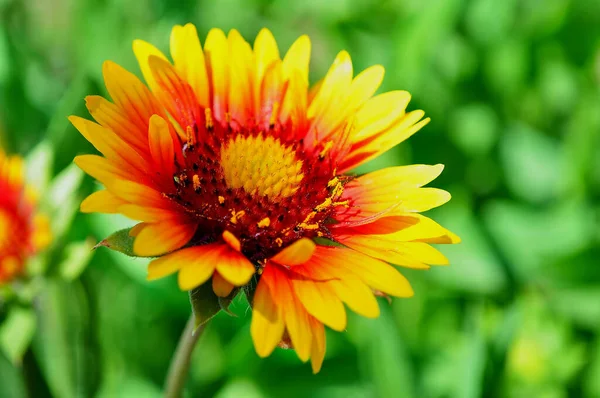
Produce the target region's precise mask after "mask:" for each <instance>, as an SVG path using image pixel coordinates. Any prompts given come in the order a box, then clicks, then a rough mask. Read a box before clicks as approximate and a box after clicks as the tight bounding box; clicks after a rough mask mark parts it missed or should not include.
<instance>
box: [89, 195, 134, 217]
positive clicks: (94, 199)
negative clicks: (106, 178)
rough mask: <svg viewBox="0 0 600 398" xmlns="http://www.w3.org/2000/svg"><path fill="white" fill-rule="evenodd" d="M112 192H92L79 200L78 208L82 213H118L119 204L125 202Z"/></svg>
mask: <svg viewBox="0 0 600 398" xmlns="http://www.w3.org/2000/svg"><path fill="white" fill-rule="evenodd" d="M125 203H127V202H125V201H124V200H122V199H119V198H118V197H116V196H115V195H113V194H112V193H110V192H109V191H106V190H102V191H98V192H94V193H93V194H91V195H90V196H88V197H87V198H85V199H84V200H83V202H81V207H80V210H81V212H82V213H107V214H111V213H118V208H119V206H121V205H123V204H125Z"/></svg>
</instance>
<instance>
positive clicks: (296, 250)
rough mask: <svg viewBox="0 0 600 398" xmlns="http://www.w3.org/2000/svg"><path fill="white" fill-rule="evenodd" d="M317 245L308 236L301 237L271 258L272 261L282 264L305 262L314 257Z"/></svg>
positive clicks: (289, 264)
mask: <svg viewBox="0 0 600 398" xmlns="http://www.w3.org/2000/svg"><path fill="white" fill-rule="evenodd" d="M316 247H317V245H316V244H315V242H313V241H312V240H310V239H308V238H301V239H299V240H297V241H295V242H294V243H292V244H291V245H289V246H288V247H286V248H285V249H283V250H282V251H280V252H279V253H277V254H276V255H275V257H273V258H271V261H274V262H276V263H277V264H281V265H287V266H292V265H299V264H304V263H305V262H307V261H308V260H310V258H311V257H312V255H313V253H314V252H315V248H316Z"/></svg>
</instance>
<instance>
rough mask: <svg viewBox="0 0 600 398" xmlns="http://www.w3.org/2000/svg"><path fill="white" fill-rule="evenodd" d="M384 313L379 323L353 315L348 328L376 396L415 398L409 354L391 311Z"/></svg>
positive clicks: (385, 309)
mask: <svg viewBox="0 0 600 398" xmlns="http://www.w3.org/2000/svg"><path fill="white" fill-rule="evenodd" d="M381 312H382V313H381V316H380V317H379V318H378V319H365V318H362V317H358V316H354V315H353V316H352V319H353V322H352V323H351V324H350V326H349V327H348V333H350V334H352V336H353V338H354V339H355V340H356V342H357V346H358V347H359V354H360V358H359V360H360V364H361V368H362V371H363V373H364V375H365V376H366V377H368V378H369V379H371V380H372V381H373V383H374V387H375V391H376V392H377V393H376V396H379V397H398V398H409V397H413V396H415V394H414V393H415V391H414V383H413V382H412V380H414V372H413V368H412V364H411V362H410V360H409V356H408V351H407V349H406V347H405V345H404V342H403V341H402V338H401V337H400V335H399V334H398V333H397V332H396V331H395V326H394V323H393V320H392V317H391V316H390V310H389V309H387V308H385V306H382V311H381ZM375 336H376V337H375Z"/></svg>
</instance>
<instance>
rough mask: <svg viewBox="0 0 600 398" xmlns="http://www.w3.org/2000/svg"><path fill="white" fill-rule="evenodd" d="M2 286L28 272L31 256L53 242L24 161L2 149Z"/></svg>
mask: <svg viewBox="0 0 600 398" xmlns="http://www.w3.org/2000/svg"><path fill="white" fill-rule="evenodd" d="M0 193H1V195H0V285H1V284H5V283H8V282H10V281H12V280H13V279H14V278H16V277H18V276H20V275H22V274H23V272H24V265H25V261H26V260H27V258H28V257H29V256H31V255H33V254H35V253H36V252H38V251H39V250H41V249H43V248H45V247H46V246H47V245H48V244H49V243H50V226H49V222H48V218H47V217H46V216H44V215H41V214H37V213H36V200H35V195H34V193H33V191H32V190H31V189H29V187H26V186H25V184H24V181H23V160H22V159H21V158H19V157H17V156H12V157H9V156H7V155H5V154H4V152H2V150H0Z"/></svg>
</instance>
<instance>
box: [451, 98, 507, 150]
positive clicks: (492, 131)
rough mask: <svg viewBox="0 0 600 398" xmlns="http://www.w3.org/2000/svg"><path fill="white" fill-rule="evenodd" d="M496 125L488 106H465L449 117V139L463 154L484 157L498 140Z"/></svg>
mask: <svg viewBox="0 0 600 398" xmlns="http://www.w3.org/2000/svg"><path fill="white" fill-rule="evenodd" d="M498 124H499V121H498V116H497V115H496V112H495V111H494V109H492V108H491V107H490V106H489V105H486V104H470V105H466V106H463V107H462V108H459V109H457V110H456V111H455V112H454V113H452V115H451V118H450V138H452V140H453V141H454V143H455V144H456V146H458V147H459V148H460V149H462V150H463V151H464V152H465V154H467V155H469V156H475V155H479V156H485V155H486V154H488V153H489V152H490V150H491V149H492V147H493V146H494V144H495V143H496V140H497V139H498V130H499V126H498Z"/></svg>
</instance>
